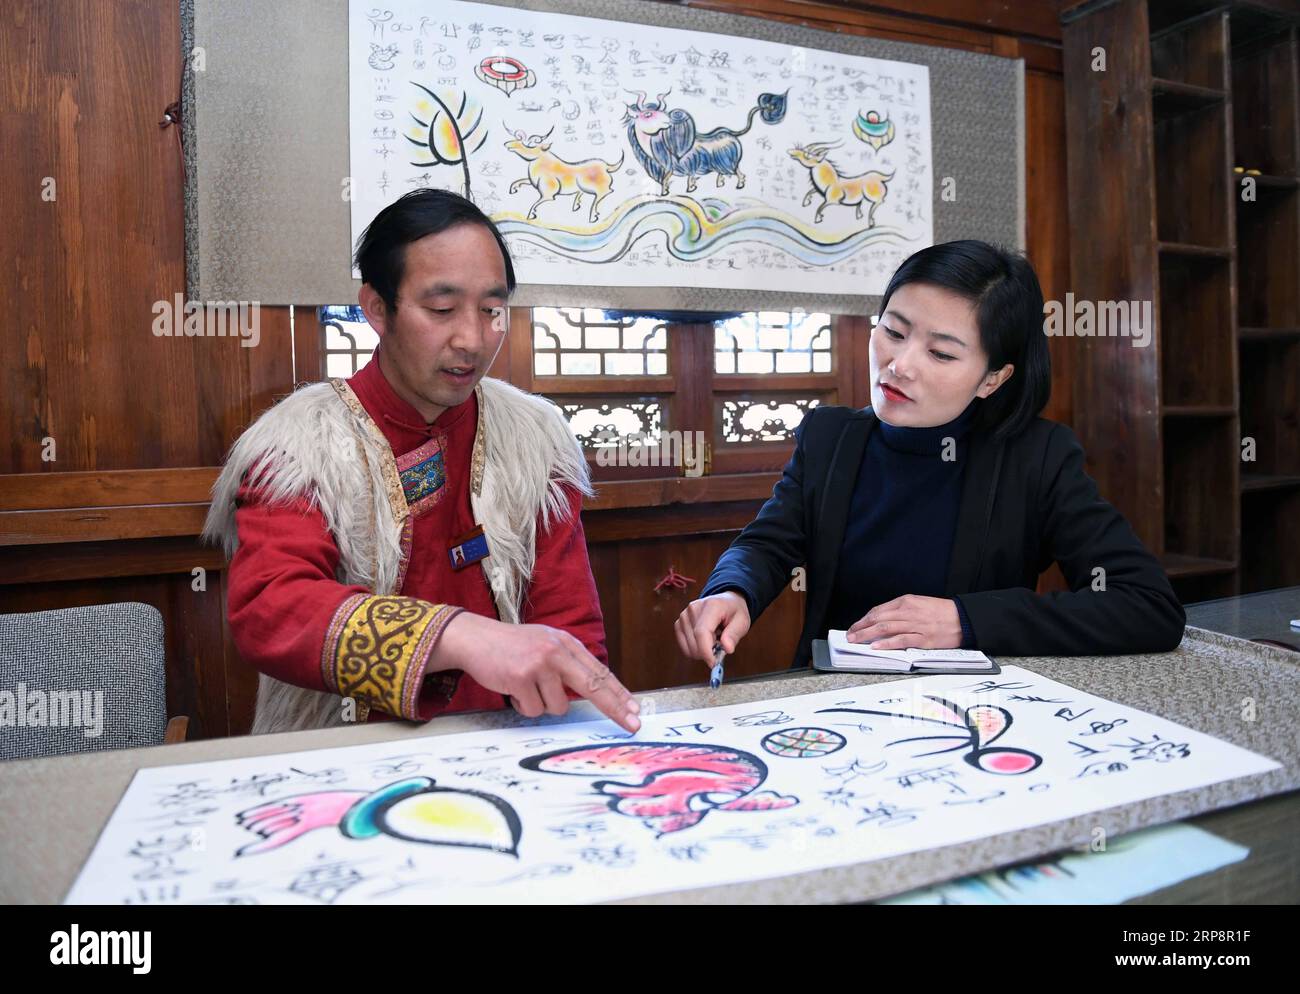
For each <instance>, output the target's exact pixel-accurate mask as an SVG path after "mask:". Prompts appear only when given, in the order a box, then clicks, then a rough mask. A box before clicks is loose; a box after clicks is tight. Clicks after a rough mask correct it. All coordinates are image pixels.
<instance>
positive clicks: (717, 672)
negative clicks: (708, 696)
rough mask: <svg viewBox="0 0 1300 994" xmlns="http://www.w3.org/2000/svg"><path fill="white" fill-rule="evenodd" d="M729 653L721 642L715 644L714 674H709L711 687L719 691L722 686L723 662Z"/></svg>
mask: <svg viewBox="0 0 1300 994" xmlns="http://www.w3.org/2000/svg"><path fill="white" fill-rule="evenodd" d="M726 655H727V653H726V652H725V651H724V650H723V648H722V643H721V642H714V643H713V672H712V673H710V674H709V686H710V687H712V688H713V689H714V690H717V689H718V688H719V687H721V686H722V660H723V659H725V658H726Z"/></svg>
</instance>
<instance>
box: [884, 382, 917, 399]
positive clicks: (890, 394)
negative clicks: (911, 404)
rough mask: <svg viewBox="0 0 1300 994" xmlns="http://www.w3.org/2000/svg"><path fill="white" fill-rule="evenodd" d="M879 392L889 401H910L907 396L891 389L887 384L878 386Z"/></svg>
mask: <svg viewBox="0 0 1300 994" xmlns="http://www.w3.org/2000/svg"><path fill="white" fill-rule="evenodd" d="M880 390H881V392H882V393H884V395H885V396H886V397H887V398H888V399H889V400H898V401H904V400H906V401H910V400H911V399H912V398H911V397H909V396H908V395H907V394H905V393H903V391H902V390H897V389H895V388H894V387H891V386H890V385H889V384H888V383H882V384H880Z"/></svg>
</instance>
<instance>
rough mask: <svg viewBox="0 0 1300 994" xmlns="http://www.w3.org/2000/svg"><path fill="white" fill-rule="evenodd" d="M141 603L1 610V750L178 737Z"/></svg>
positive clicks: (155, 637)
mask: <svg viewBox="0 0 1300 994" xmlns="http://www.w3.org/2000/svg"><path fill="white" fill-rule="evenodd" d="M165 681H166V667H165V663H164V653H163V621H162V615H161V614H159V613H158V610H157V608H153V607H150V606H149V605H148V604H99V605H95V606H92V607H73V608H63V609H61V610H57V611H37V612H35V613H32V614H4V615H0V759H30V758H34V757H38V756H56V755H63V754H66V753H73V752H87V751H91V750H98V749H126V748H130V747H132V746H146V745H159V744H160V743H162V742H164V741H181V740H183V739H184V737H185V725H186V723H187V722H188V719H185V718H179V719H174V720H173V722H172V723H171V725H170V726H169V724H168V721H167V694H166V683H165Z"/></svg>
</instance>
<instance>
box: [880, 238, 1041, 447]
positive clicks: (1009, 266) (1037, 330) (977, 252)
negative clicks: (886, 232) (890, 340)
mask: <svg viewBox="0 0 1300 994" xmlns="http://www.w3.org/2000/svg"><path fill="white" fill-rule="evenodd" d="M908 283H928V284H930V285H931V286H937V287H942V288H943V289H945V290H950V291H951V292H953V293H956V294H958V295H960V296H962V297H965V298H966V299H967V300H969V301H970V302H971V303H972V304H974V305H975V313H976V323H977V324H978V325H979V330H980V344H981V345H983V347H984V351H985V353H987V355H988V357H989V371H990V372H991V371H993V370H997V369H1001V368H1002V367H1003V366H1005V365H1006V364H1007V363H1011V364H1012V365H1013V366H1015V372H1014V373H1012V374H1011V378H1010V379H1009V380H1007V381H1006V382H1005V383H1003V384H1002V386H1000V387H998V389H997V390H996V391H994V393H993V394H992V396H990V397H986V398H984V399H983V400H982V401H980V405H979V412H978V413H977V414H976V420H975V427H976V428H977V429H979V430H982V431H990V432H993V434H994V436H995V437H998V438H1009V437H1011V436H1012V435H1015V434H1018V433H1019V432H1022V431H1024V430H1025V429H1026V428H1027V427H1029V423H1030V422H1031V421H1033V420H1034V418H1036V417H1038V414H1039V412H1040V411H1042V409H1043V408H1044V407H1046V406H1047V399H1048V397H1049V396H1051V393H1052V360H1051V357H1050V356H1049V354H1048V351H1047V337H1046V335H1045V334H1044V332H1043V290H1042V288H1041V287H1040V286H1039V285H1038V277H1037V276H1036V275H1035V274H1034V267H1033V266H1031V265H1030V264H1029V262H1028V260H1027V259H1025V258H1024V256H1022V255H1020V254H1018V253H1015V252H1008V251H1006V250H1005V249H1001V248H998V247H997V246H995V245H990V244H989V243H988V242H981V241H976V240H974V239H964V240H962V241H956V242H943V243H942V244H939V245H931V246H930V247H929V248H924V249H921V251H919V252H917V253H915V254H914V255H911V256H908V257H907V258H906V259H904V260H903V264H902V265H901V266H899V267H898V271H897V272H895V273H894V275H893V276H892V277H891V278H890V280H889V286H887V287H886V288H885V296H884V298H883V299H882V300H881V302H880V313H881V314H884V313H885V309H886V308H887V307H888V306H889V298H890V297H892V296H893V295H894V291H896V290H897V289H898V288H899V287H902V286H906V285H907V284H908Z"/></svg>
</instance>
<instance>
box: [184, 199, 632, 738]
mask: <svg viewBox="0 0 1300 994" xmlns="http://www.w3.org/2000/svg"><path fill="white" fill-rule="evenodd" d="M357 262H358V266H359V268H360V270H361V274H362V280H363V284H364V285H363V287H362V289H361V293H360V303H361V306H362V309H363V310H364V312H365V314H366V318H367V320H368V321H369V322H370V324H371V325H372V326H373V327H374V328H375V330H376V332H377V333H378V334H379V336H380V346H379V348H378V349H377V351H376V353H375V356H374V358H373V359H372V360H371V361H370V363H369V364H368V365H366V366H365V368H363V369H362V370H361V371H360V372H358V373H357V374H356V375H355V376H353V377H352V378H351V379H349V380H347V381H346V383H344V382H343V381H334V382H332V383H328V384H316V385H313V386H311V387H307V388H304V389H303V390H299V391H297V392H296V393H295V394H293V395H291V396H290V397H289V398H286V400H285V401H283V402H282V403H281V404H279V405H277V406H276V407H275V408H273V409H272V410H271V411H268V412H267V413H266V414H264V415H263V416H262V418H261V419H259V421H258V422H257V423H256V424H255V425H254V426H252V427H251V428H250V429H249V431H248V432H246V433H245V435H244V436H243V437H241V439H240V440H239V442H238V443H237V444H236V446H235V447H234V448H233V449H232V451H231V455H230V458H229V459H228V460H227V465H226V468H225V470H224V471H223V473H222V478H221V479H220V480H218V483H217V485H216V487H214V493H213V509H212V512H211V515H210V517H209V522H208V528H207V531H206V533H207V534H208V535H210V536H211V537H214V538H220V539H222V540H223V542H224V543H225V546H226V548H227V550H228V551H230V552H232V553H233V556H232V559H231V563H230V572H229V602H228V611H229V619H230V625H231V629H232V631H233V634H234V637H235V642H236V645H237V647H238V648H239V651H240V653H241V655H242V656H243V657H244V659H246V660H247V661H249V662H250V663H252V664H253V665H254V666H256V667H257V668H258V669H259V670H260V671H261V672H262V674H263V677H262V682H261V686H260V687H259V694H258V707H257V716H256V718H255V722H254V731H255V732H256V731H279V730H287V729H291V728H303V727H319V726H322V725H332V724H340V723H343V722H345V721H348V720H357V719H359V720H366V718H367V717H369V718H371V719H385V718H396V717H400V718H407V719H410V720H419V721H424V720H428V719H429V718H432V717H433V716H435V715H437V714H443V713H447V712H452V711H464V710H475V709H484V708H501V707H504V706H506V704H507V703H513V705H514V707H515V708H516V710H518V711H519V712H520V713H521V714H524V715H526V716H529V717H535V716H538V715H541V714H542V713H552V714H562V713H564V712H565V711H566V710H567V707H568V703H569V700H570V696H571V694H575V695H579V696H582V697H586V698H588V699H590V700H591V701H592V702H593V703H594V704H595V705H596V706H597V707H598V708H599V709H600V710H601V711H602V712H604V713H605V714H606V715H607V716H608V717H610V718H612V719H613V720H615V721H616V722H618V723H619V724H621V725H622V726H623V727H624V728H626V729H628V730H629V731H635V730H636V728H638V727H639V719H638V718H637V713H638V711H639V707H638V705H637V703H636V701H635V700H634V699H633V698H632V696H631V695H630V694H629V693H628V692H627V690H626V689H625V688H624V687H623V686H622V685H621V684H620V683H619V681H618V680H617V679H616V678H615V677H614V676H613V674H612V673H610V671H609V669H608V667H607V666H606V665H605V664H606V659H607V657H606V652H605V644H604V623H603V618H602V615H601V610H600V604H599V601H598V598H597V594H596V586H595V583H594V581H593V579H592V575H591V567H590V563H589V561H588V558H587V550H586V541H585V538H584V534H583V529H582V522H581V518H580V517H579V514H580V511H581V507H582V497H583V494H584V493H585V492H590V488H589V486H588V481H587V476H586V465H585V462H584V461H583V457H582V453H581V450H580V449H579V448H578V446H577V443H576V440H574V439H573V436H572V433H571V432H570V431H569V430H568V427H567V425H566V424H565V422H564V420H563V417H562V415H561V414H560V413H559V411H558V410H557V409H555V408H554V406H553V405H550V404H549V403H548V402H546V401H544V400H542V399H541V398H537V397H533V396H531V395H527V394H524V393H522V392H521V391H518V390H516V389H514V388H513V387H510V386H509V385H508V384H504V383H502V382H501V381H497V380H490V379H488V380H485V379H484V374H485V373H486V372H487V370H488V368H489V367H490V366H491V364H492V362H493V360H494V359H495V357H496V354H497V352H498V350H499V349H500V346H501V344H502V342H503V340H504V337H505V308H506V304H507V299H508V296H509V294H510V292H511V291H512V290H513V289H514V271H513V266H512V265H511V263H510V257H509V253H508V251H507V249H506V246H505V242H504V241H503V239H502V238H501V236H500V234H499V233H498V232H497V231H496V228H495V226H493V225H492V223H491V221H490V220H489V219H488V218H487V217H486V216H485V215H483V214H482V213H481V212H480V211H479V210H478V209H477V208H476V207H474V205H473V204H471V203H470V202H469V201H467V200H465V199H464V198H461V197H458V196H456V195H455V194H451V193H447V192H445V191H439V190H421V191H416V192H415V193H412V194H408V195H407V196H406V197H403V198H402V199H401V200H398V201H397V202H395V203H394V204H392V205H390V206H389V207H388V208H386V209H385V210H384V211H382V212H380V214H379V215H377V216H376V218H375V220H374V222H373V223H372V224H371V226H370V227H369V228H368V229H367V231H366V233H365V234H364V235H363V236H362V239H361V243H360V245H359V247H358V251H357ZM354 705H355V708H353V706H354ZM352 710H355V715H354V714H353V713H352Z"/></svg>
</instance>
